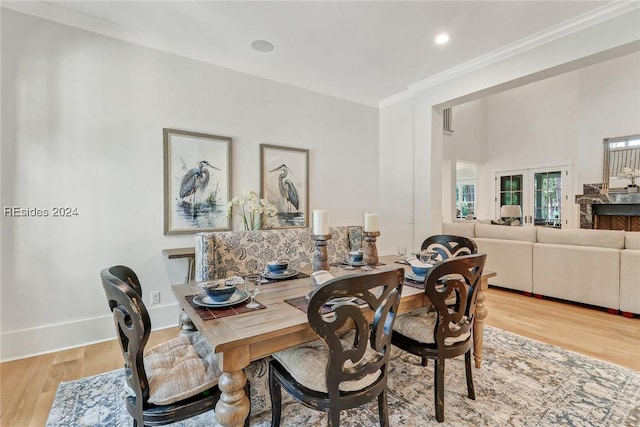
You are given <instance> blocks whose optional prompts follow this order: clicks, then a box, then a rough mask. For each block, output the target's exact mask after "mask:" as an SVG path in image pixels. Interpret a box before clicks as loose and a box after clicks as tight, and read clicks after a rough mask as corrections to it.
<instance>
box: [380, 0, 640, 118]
mask: <svg viewBox="0 0 640 427" xmlns="http://www.w3.org/2000/svg"><path fill="white" fill-rule="evenodd" d="M639 8H640V2H638V1H614V2H612V3H609V4H606V5H604V6H601V7H599V8H596V9H594V10H592V11H590V12H587V13H584V14H582V15H579V16H576V17H575V18H572V19H569V20H568V21H565V22H563V23H561V24H558V25H556V26H553V27H551V28H547V29H546V30H544V31H540V32H538V33H535V34H532V35H530V36H528V37H525V38H524V39H521V40H518V41H517V42H514V43H511V44H508V45H506V46H504V47H502V48H500V49H496V50H494V51H492V52H489V53H487V54H485V55H482V56H478V57H476V58H474V59H472V60H470V61H467V62H463V63H462V64H460V65H457V66H455V67H452V68H449V69H447V70H444V71H442V72H440V73H438V74H434V75H433V76H431V77H428V78H426V79H424V80H420V81H418V82H416V83H412V84H410V85H409V86H407V90H405V91H403V92H400V93H398V94H395V95H392V96H390V97H388V98H385V99H382V100H380V102H379V108H384V107H388V106H390V105H392V104H395V103H397V102H400V101H404V100H406V99H408V98H411V97H412V96H415V95H416V94H417V93H418V92H421V91H423V90H426V89H429V88H432V87H434V86H438V85H440V84H442V83H444V82H447V81H449V80H453V79H455V78H457V77H460V76H462V75H465V74H468V73H471V72H473V71H477V70H480V69H482V68H484V67H487V66H489V65H492V64H495V63H497V62H500V61H503V60H505V59H508V58H510V57H512V56H515V55H518V54H521V53H523V52H526V51H528V50H531V49H534V48H536V47H539V46H542V45H544V44H547V43H549V42H552V41H554V40H558V39H561V38H563V37H566V36H568V35H570V34H573V33H576V32H578V31H581V30H583V29H585V28H589V27H591V26H593V25H597V24H600V23H601V22H605V21H608V20H609V19H613V18H615V17H618V16H620V15H624V14H625V13H629V12H632V11H634V10H636V9H639Z"/></svg>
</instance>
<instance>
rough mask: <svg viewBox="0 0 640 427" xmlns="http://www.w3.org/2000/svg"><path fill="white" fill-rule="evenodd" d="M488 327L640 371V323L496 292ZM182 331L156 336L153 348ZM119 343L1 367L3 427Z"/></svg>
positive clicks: (93, 370)
mask: <svg viewBox="0 0 640 427" xmlns="http://www.w3.org/2000/svg"><path fill="white" fill-rule="evenodd" d="M485 304H486V307H487V309H488V311H489V316H488V317H487V319H486V321H485V324H487V325H491V326H495V327H497V328H500V329H503V330H507V331H510V332H513V333H516V334H519V335H523V336H526V337H529V338H532V339H535V340H538V341H542V342H545V343H549V344H553V345H557V346H559V347H562V348H565V349H568V350H572V351H575V352H577V353H582V354H585V355H587V356H591V357H594V358H596V359H600V360H604V361H607V362H611V363H615V364H617V365H621V366H625V367H628V368H631V369H634V370H637V371H640V357H639V356H638V355H640V319H637V318H636V319H628V318H625V317H622V316H618V315H612V314H608V313H606V312H604V311H599V310H596V309H592V308H587V307H581V306H578V305H573V304H567V303H562V302H557V301H550V300H544V299H542V300H541V299H536V298H532V297H527V296H524V295H521V294H518V293H514V292H510V291H504V290H500V289H495V288H491V289H489V291H488V292H487V298H486V303H485ZM177 333H178V328H170V329H165V330H161V331H156V332H154V333H153V334H152V335H151V338H150V340H149V345H154V344H156V343H159V342H163V341H166V340H168V339H170V338H172V337H174V336H176V334H177ZM121 366H122V356H121V354H120V349H119V346H118V343H117V342H116V341H115V340H114V341H109V342H104V343H100V344H94V345H88V346H84V347H79V348H75V349H70V350H64V351H60V352H56V353H51V354H46V355H42V356H36V357H30V358H27V359H21V360H16V361H13V362H6V363H2V364H0V382H1V388H2V390H1V394H0V399H1V400H0V420H1V425H2V426H7V427H9V426H11V427H42V426H44V424H45V423H46V420H47V416H48V414H49V409H50V407H51V403H52V401H53V397H54V395H55V392H56V389H57V387H58V384H59V383H60V382H61V381H72V380H75V379H78V378H82V377H86V376H90V375H96V374H99V373H102V372H107V371H111V370H113V369H118V368H120V367H121Z"/></svg>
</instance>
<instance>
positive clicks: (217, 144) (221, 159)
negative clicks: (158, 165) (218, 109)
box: [163, 129, 232, 235]
mask: <svg viewBox="0 0 640 427" xmlns="http://www.w3.org/2000/svg"><path fill="white" fill-rule="evenodd" d="M163 136H164V234H165V235H168V234H189V233H197V232H200V231H224V230H230V229H231V220H230V218H228V217H227V203H228V202H229V194H230V193H231V176H232V175H231V138H228V137H226V136H217V135H208V134H204V133H197V132H187V131H183V130H176V129H163Z"/></svg>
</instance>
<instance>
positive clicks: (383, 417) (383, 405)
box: [378, 389, 389, 427]
mask: <svg viewBox="0 0 640 427" xmlns="http://www.w3.org/2000/svg"><path fill="white" fill-rule="evenodd" d="M378 418H379V419H380V427H389V407H388V406H387V389H384V390H382V393H380V394H379V395H378Z"/></svg>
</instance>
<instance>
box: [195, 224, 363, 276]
mask: <svg viewBox="0 0 640 427" xmlns="http://www.w3.org/2000/svg"><path fill="white" fill-rule="evenodd" d="M329 233H330V234H331V239H330V240H329V241H328V243H327V255H328V257H329V262H339V261H343V260H345V259H347V257H348V252H349V251H351V250H356V249H360V248H361V246H362V227H361V226H340V227H331V228H330V229H329ZM195 239H196V242H195V244H196V246H195V248H196V254H195V262H196V273H195V280H196V281H197V282H202V281H205V280H213V279H220V278H223V277H227V276H231V275H234V274H238V275H246V274H249V273H251V272H254V271H256V266H257V260H262V261H272V260H276V259H287V260H289V265H290V266H291V267H292V268H295V269H299V268H302V267H309V266H311V265H312V264H313V253H314V250H315V245H314V242H313V240H311V229H310V228H286V229H276V230H252V231H224V232H208V233H198V234H196V236H195Z"/></svg>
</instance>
